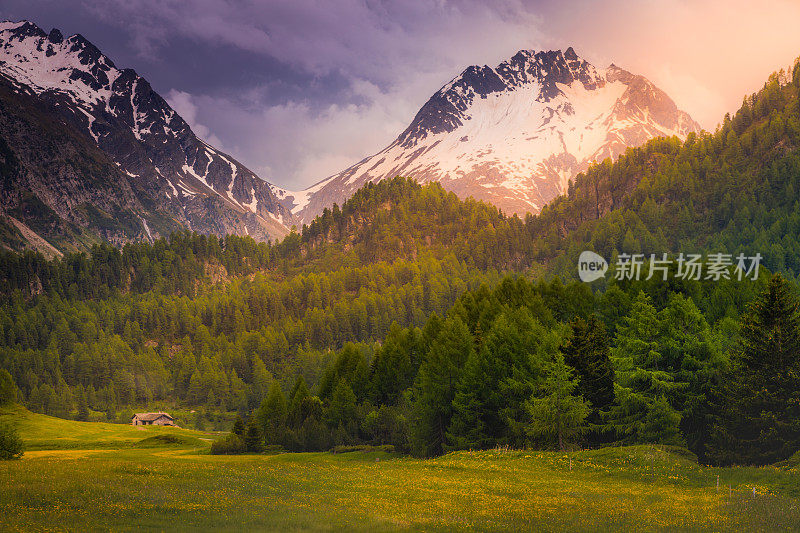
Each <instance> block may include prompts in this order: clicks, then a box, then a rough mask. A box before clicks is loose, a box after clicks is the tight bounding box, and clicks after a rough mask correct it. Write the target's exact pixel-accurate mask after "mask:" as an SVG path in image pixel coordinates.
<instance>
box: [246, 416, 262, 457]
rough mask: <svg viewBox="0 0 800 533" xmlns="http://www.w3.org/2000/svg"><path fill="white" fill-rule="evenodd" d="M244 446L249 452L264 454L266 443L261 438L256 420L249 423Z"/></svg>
mask: <svg viewBox="0 0 800 533" xmlns="http://www.w3.org/2000/svg"><path fill="white" fill-rule="evenodd" d="M244 445H245V448H247V451H248V452H255V453H258V452H262V451H264V441H263V440H262V438H261V431H260V430H259V429H258V425H257V424H256V421H255V420H254V419H252V418H251V419H250V420H248V421H247V427H246V429H245V433H244Z"/></svg>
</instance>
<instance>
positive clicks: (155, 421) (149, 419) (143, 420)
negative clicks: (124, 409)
mask: <svg viewBox="0 0 800 533" xmlns="http://www.w3.org/2000/svg"><path fill="white" fill-rule="evenodd" d="M131 425H132V426H174V425H175V419H174V418H172V417H171V416H169V415H168V414H167V413H136V414H134V415H133V416H132V417H131Z"/></svg>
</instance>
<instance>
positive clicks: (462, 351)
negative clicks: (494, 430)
mask: <svg viewBox="0 0 800 533" xmlns="http://www.w3.org/2000/svg"><path fill="white" fill-rule="evenodd" d="M473 351H474V350H473V339H472V335H470V332H469V329H468V328H467V326H466V325H465V324H464V322H463V321H462V320H461V319H460V318H459V317H458V316H455V317H453V318H449V319H447V320H446V321H445V322H444V324H443V325H442V326H441V327H440V332H439V335H438V336H437V337H436V338H435V339H434V340H433V341H432V342H431V345H430V349H429V350H428V352H427V353H426V354H425V356H424V359H423V361H422V365H421V366H420V369H419V373H418V374H417V379H416V381H415V383H414V401H413V413H414V422H413V427H412V442H413V451H414V454H415V455H420V456H424V457H429V456H433V455H438V454H440V453H442V451H443V446H444V444H445V442H446V433H447V428H448V426H449V425H450V420H451V418H452V416H453V406H452V403H453V399H454V398H455V395H456V387H457V385H458V381H459V378H460V376H461V372H462V370H463V366H464V364H465V363H466V361H467V359H468V358H469V357H470V355H471V354H472V352H473Z"/></svg>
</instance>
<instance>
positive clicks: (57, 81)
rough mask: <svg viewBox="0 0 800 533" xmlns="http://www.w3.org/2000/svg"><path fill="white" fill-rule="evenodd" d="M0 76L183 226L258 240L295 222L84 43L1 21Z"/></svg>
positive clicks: (132, 77)
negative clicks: (90, 144)
mask: <svg viewBox="0 0 800 533" xmlns="http://www.w3.org/2000/svg"><path fill="white" fill-rule="evenodd" d="M0 77H2V78H3V79H5V80H6V81H7V82H9V83H10V84H11V85H13V86H14V87H15V89H16V90H17V91H18V92H20V93H24V94H29V95H31V96H34V97H36V98H37V99H38V100H40V101H41V102H42V105H43V106H45V107H48V108H49V109H48V111H56V112H57V113H58V114H59V115H60V116H61V117H62V118H63V119H64V120H66V121H67V122H68V123H70V124H71V125H73V126H75V127H77V128H78V129H79V130H83V131H85V132H86V133H87V134H88V135H89V136H90V137H91V139H92V140H93V141H94V142H95V143H96V144H97V146H98V147H99V148H101V149H102V150H103V151H104V152H105V153H106V154H108V155H109V156H110V158H111V159H112V161H114V162H115V163H116V164H117V166H118V167H119V168H120V170H122V171H123V172H124V173H125V174H126V175H127V176H129V177H130V178H131V179H135V180H137V181H138V182H139V183H138V186H139V187H140V188H143V189H146V192H147V193H148V195H149V196H151V198H150V200H151V201H152V202H154V203H156V204H158V205H161V206H166V207H168V208H169V211H171V215H170V216H171V217H174V219H176V220H177V221H179V222H180V223H182V224H183V225H184V226H185V227H188V228H189V229H194V230H197V231H200V232H203V233H217V234H225V233H238V234H249V235H253V236H255V237H257V238H262V239H267V238H273V237H276V236H280V235H283V234H285V233H286V231H287V230H286V226H285V225H284V224H283V221H284V220H287V222H288V221H289V219H290V218H291V214H290V213H289V211H288V210H287V209H286V208H284V207H283V206H282V205H281V203H280V201H279V200H278V198H276V197H275V195H274V194H273V192H272V188H271V187H272V186H271V185H270V184H268V183H267V182H265V181H263V180H261V179H260V178H259V177H258V176H256V175H255V174H254V173H253V172H251V171H250V170H248V169H247V168H246V167H244V166H243V165H242V164H240V163H239V162H237V161H236V160H235V159H233V158H232V157H231V156H229V155H227V154H225V153H223V152H222V151H220V150H218V149H216V148H214V147H212V146H210V145H208V144H207V143H205V142H204V141H202V140H201V139H199V138H197V136H196V135H195V134H194V133H193V132H192V130H191V128H190V127H189V125H188V124H187V123H186V122H185V121H184V120H183V118H181V117H180V115H178V114H177V113H176V112H175V111H174V110H173V109H172V108H171V107H170V106H169V104H168V103H167V102H166V101H165V100H164V99H163V98H162V97H161V96H160V95H159V94H158V93H156V92H155V91H154V90H153V89H152V87H151V86H150V84H149V83H148V82H147V80H145V79H144V78H143V77H141V76H139V75H138V74H137V73H136V72H135V71H134V70H132V69H120V68H118V67H117V66H116V65H115V64H114V62H113V61H112V60H111V59H109V58H108V57H107V56H105V55H104V54H103V53H102V52H101V51H100V50H99V49H98V48H97V47H96V46H94V45H93V44H92V43H91V42H89V41H88V40H87V39H85V38H84V37H83V36H81V35H79V34H76V35H72V36H70V37H67V38H65V37H64V36H63V35H62V34H61V32H60V31H59V30H57V29H53V30H52V31H50V32H49V33H46V32H45V31H43V30H42V29H41V28H39V27H38V26H36V25H35V24H33V23H32V22H28V21H21V22H8V21H5V22H0ZM143 184H144V185H143ZM53 207H54V208H55V209H56V210H58V207H59V206H53ZM62 210H63V208H62ZM61 214H62V215H68V213H66V212H65V213H61ZM151 226H152V224H151Z"/></svg>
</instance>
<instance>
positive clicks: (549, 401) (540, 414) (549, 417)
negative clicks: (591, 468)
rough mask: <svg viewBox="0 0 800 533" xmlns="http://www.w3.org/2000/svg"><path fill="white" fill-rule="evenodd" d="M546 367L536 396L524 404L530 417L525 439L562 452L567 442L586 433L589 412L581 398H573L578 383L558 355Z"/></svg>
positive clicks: (587, 406) (589, 409) (570, 369)
mask: <svg viewBox="0 0 800 533" xmlns="http://www.w3.org/2000/svg"><path fill="white" fill-rule="evenodd" d="M547 366H548V369H547V377H546V378H545V380H544V383H543V384H542V386H541V387H540V390H539V392H538V394H540V396H534V397H532V398H531V399H530V400H529V401H528V402H527V403H526V409H527V410H528V413H529V414H530V422H529V423H528V427H527V430H528V435H530V436H531V437H533V438H534V439H535V440H537V441H544V442H546V443H547V444H553V443H554V442H555V443H557V444H558V449H559V450H565V449H566V446H567V444H569V441H571V440H573V439H575V438H577V437H579V436H580V435H582V434H583V433H584V432H585V431H586V430H587V429H588V426H587V425H586V417H587V416H589V413H590V411H591V408H590V407H589V403H588V402H587V401H586V400H584V399H583V397H582V396H580V395H576V390H577V389H578V381H577V379H576V378H575V377H574V372H573V370H572V368H570V367H569V365H567V364H566V363H565V362H564V358H563V356H562V355H561V354H557V355H556V358H555V360H554V361H553V362H552V363H549V364H548V365H547Z"/></svg>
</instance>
